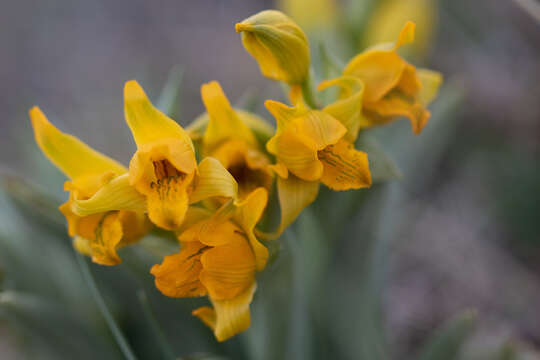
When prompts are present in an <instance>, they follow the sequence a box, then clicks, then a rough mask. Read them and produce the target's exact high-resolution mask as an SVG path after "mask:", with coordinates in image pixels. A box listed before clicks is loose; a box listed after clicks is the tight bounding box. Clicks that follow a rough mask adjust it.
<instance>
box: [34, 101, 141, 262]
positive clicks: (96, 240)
mask: <svg viewBox="0 0 540 360" xmlns="http://www.w3.org/2000/svg"><path fill="white" fill-rule="evenodd" d="M30 119H31V120H32V126H33V128H34V135H35V138H36V142H37V144H38V145H39V147H40V148H41V150H42V151H43V153H44V154H45V155H46V156H47V157H48V158H49V160H50V161H51V162H52V163H53V164H54V165H56V167H58V168H59V169H60V170H61V171H62V172H63V173H64V174H65V175H66V176H67V177H68V178H70V181H67V182H66V183H65V186H64V188H65V190H67V191H69V192H70V195H69V200H68V201H67V202H66V203H65V204H63V205H62V206H60V210H61V211H62V213H63V214H64V216H65V217H66V219H67V222H68V233H69V235H70V236H72V237H73V236H74V237H75V241H74V245H75V247H76V248H77V250H79V251H81V252H83V253H85V254H86V255H88V256H91V257H92V260H93V261H94V262H96V263H99V264H103V265H116V264H119V263H120V262H121V259H120V258H119V256H118V254H117V252H116V251H117V249H118V248H120V247H122V246H124V245H126V244H129V243H132V242H134V241H137V240H138V239H139V238H141V237H142V236H143V235H144V234H145V233H146V232H147V231H148V230H149V222H148V220H147V218H146V216H145V215H144V210H145V206H144V201H142V200H144V199H141V198H140V197H139V196H138V194H137V192H136V191H135V190H134V189H133V188H130V187H124V188H123V190H122V192H120V193H116V195H115V196H121V195H128V198H129V200H128V201H127V202H124V203H117V205H118V206H117V207H116V209H113V210H110V209H108V208H105V209H102V210H99V209H97V211H94V212H91V213H86V212H85V211H84V206H85V204H87V203H88V202H89V201H90V202H94V203H97V204H98V205H99V206H102V205H103V201H99V200H100V198H101V200H103V197H102V196H101V194H103V192H104V191H108V190H110V189H115V188H117V187H118V184H127V180H128V179H127V174H126V171H127V169H126V168H124V167H123V166H122V165H121V164H119V163H118V162H116V161H115V160H113V159H111V158H109V157H107V156H105V155H103V154H100V153H99V152H97V151H95V150H93V149H92V148H90V147H89V146H88V145H86V144H84V143H83V142H81V141H80V140H79V139H77V138H75V137H74V136H71V135H68V134H65V133H63V132H61V131H60V130H58V129H57V128H55V127H54V126H53V125H52V124H51V123H50V122H49V121H48V120H47V118H46V117H45V115H44V114H43V113H42V112H41V110H40V109H39V108H37V107H34V108H32V109H31V110H30ZM96 195H97V197H96ZM91 198H94V199H93V200H89V199H91ZM110 201H115V200H114V199H109V200H106V201H105V202H110ZM79 204H82V208H79V206H78V205H79ZM125 210H133V211H125Z"/></svg>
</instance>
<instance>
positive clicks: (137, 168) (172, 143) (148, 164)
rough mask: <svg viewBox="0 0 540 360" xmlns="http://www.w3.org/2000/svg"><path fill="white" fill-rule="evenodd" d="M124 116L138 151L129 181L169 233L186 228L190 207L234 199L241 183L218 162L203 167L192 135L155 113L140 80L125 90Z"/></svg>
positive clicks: (207, 161) (152, 217) (207, 162)
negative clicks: (186, 217) (218, 198)
mask: <svg viewBox="0 0 540 360" xmlns="http://www.w3.org/2000/svg"><path fill="white" fill-rule="evenodd" d="M124 98H125V99H124V100H125V105H124V109H125V116H126V122H127V123H128V126H129V128H130V129H131V132H132V133H133V137H134V138H135V143H136V144H137V152H136V153H135V154H134V155H133V157H132V159H131V161H130V164H129V183H130V184H131V185H132V186H134V187H135V188H136V189H137V190H138V191H139V192H140V193H141V194H142V195H144V196H145V197H146V203H147V211H148V216H149V218H150V220H151V221H152V222H153V223H154V224H156V225H157V226H159V227H161V228H164V229H167V230H177V229H178V228H180V226H181V225H182V222H183V220H184V216H185V214H186V211H187V209H188V205H189V204H193V203H196V202H198V201H201V200H204V199H207V198H210V197H225V198H232V197H235V196H236V195H237V190H238V184H237V183H236V181H235V180H234V178H233V177H232V176H231V175H230V174H229V172H227V170H226V169H225V168H224V167H223V166H222V165H221V164H220V163H219V161H217V160H215V159H212V158H206V159H204V160H203V161H201V163H200V164H199V166H197V162H196V160H195V151H194V148H193V144H192V142H191V139H190V137H189V135H188V134H187V132H186V131H185V130H184V129H183V128H182V127H181V126H180V125H178V123H176V122H175V121H174V120H172V119H170V118H169V117H167V116H166V115H165V114H163V113H162V112H160V111H159V110H158V109H156V108H155V107H154V106H153V105H152V103H151V102H150V100H149V99H148V97H147V96H146V94H145V92H144V90H143V89H142V88H141V87H140V85H139V84H138V83H137V82H136V81H128V82H127V83H126V85H125V87H124Z"/></svg>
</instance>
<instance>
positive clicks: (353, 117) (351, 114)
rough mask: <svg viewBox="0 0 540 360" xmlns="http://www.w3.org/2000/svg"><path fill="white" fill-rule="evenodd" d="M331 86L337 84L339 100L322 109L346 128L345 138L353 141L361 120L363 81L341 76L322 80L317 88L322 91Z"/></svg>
mask: <svg viewBox="0 0 540 360" xmlns="http://www.w3.org/2000/svg"><path fill="white" fill-rule="evenodd" d="M331 86H339V88H340V94H339V100H337V101H336V102H334V103H332V104H330V105H328V106H326V107H325V108H324V109H323V111H324V112H325V113H327V114H330V115H332V116H333V117H334V118H335V119H336V120H338V121H339V122H341V124H343V126H345V127H346V128H347V134H346V135H345V137H344V138H345V139H346V140H348V141H351V142H354V140H356V138H357V136H358V131H359V129H360V125H361V122H362V100H363V97H364V83H363V82H362V80H360V79H357V78H355V77H352V76H342V77H339V78H337V79H333V80H327V81H323V82H322V83H321V84H320V85H319V87H318V90H319V91H322V90H325V89H327V88H329V87H331Z"/></svg>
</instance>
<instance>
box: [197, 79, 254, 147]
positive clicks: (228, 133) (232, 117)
mask: <svg viewBox="0 0 540 360" xmlns="http://www.w3.org/2000/svg"><path fill="white" fill-rule="evenodd" d="M201 96H202V100H203V102H204V106H205V107H206V110H207V111H208V114H209V120H208V126H207V128H206V131H205V133H204V136H203V147H204V154H205V155H208V154H209V153H210V152H211V151H212V149H213V148H214V147H215V146H217V145H219V144H220V143H222V142H223V141H225V140H227V139H241V140H243V141H245V142H246V143H248V144H250V145H251V146H254V147H256V146H258V144H257V139H256V138H255V136H254V135H253V132H252V131H251V130H250V128H249V127H248V126H247V125H246V124H245V123H244V122H243V121H242V120H241V119H240V117H239V116H238V115H237V114H236V112H235V111H234V110H233V108H232V107H231V104H230V103H229V100H228V99H227V97H226V96H225V94H224V93H223V89H222V88H221V86H220V85H219V83H218V82H216V81H212V82H209V83H207V84H203V85H202V87H201Z"/></svg>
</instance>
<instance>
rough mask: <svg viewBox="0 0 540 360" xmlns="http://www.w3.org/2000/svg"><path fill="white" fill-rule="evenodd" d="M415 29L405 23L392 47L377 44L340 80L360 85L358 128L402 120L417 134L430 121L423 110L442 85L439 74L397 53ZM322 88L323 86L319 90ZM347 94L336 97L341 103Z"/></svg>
mask: <svg viewBox="0 0 540 360" xmlns="http://www.w3.org/2000/svg"><path fill="white" fill-rule="evenodd" d="M414 28H415V25H414V23H412V22H407V23H406V24H405V26H404V27H403V29H402V30H401V33H400V34H399V37H398V40H397V41H396V43H395V44H393V45H389V44H381V45H379V46H376V47H373V48H370V49H368V50H366V51H364V52H363V53H361V54H359V55H357V56H356V57H354V58H353V59H352V60H351V61H350V62H349V63H348V64H347V66H346V67H345V69H344V71H343V76H346V77H354V78H357V79H359V80H361V81H362V82H363V85H364V88H363V95H362V107H363V109H362V119H360V120H358V121H359V122H360V123H361V124H360V127H361V128H362V127H363V128H365V127H371V126H375V125H379V124H384V123H387V122H390V121H392V120H394V119H395V118H396V117H398V116H406V117H408V118H409V120H410V122H411V127H412V130H413V132H414V133H415V134H419V133H420V132H421V131H422V129H423V128H424V126H425V125H426V123H427V122H428V119H429V117H430V112H429V111H428V110H427V109H426V106H427V105H428V104H429V103H430V102H431V101H432V100H433V99H434V97H435V96H436V94H437V92H438V89H439V87H440V85H441V83H442V76H441V74H440V73H438V72H435V71H431V70H425V69H417V68H415V67H414V66H413V65H411V64H409V63H407V62H406V61H405V60H404V59H403V58H402V57H400V56H399V55H398V53H397V50H398V49H399V47H401V46H402V45H404V44H407V43H410V42H412V41H413V40H414ZM323 87H324V86H323ZM348 96H350V94H344V93H342V95H341V96H340V99H344V98H347V97H348Z"/></svg>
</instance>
